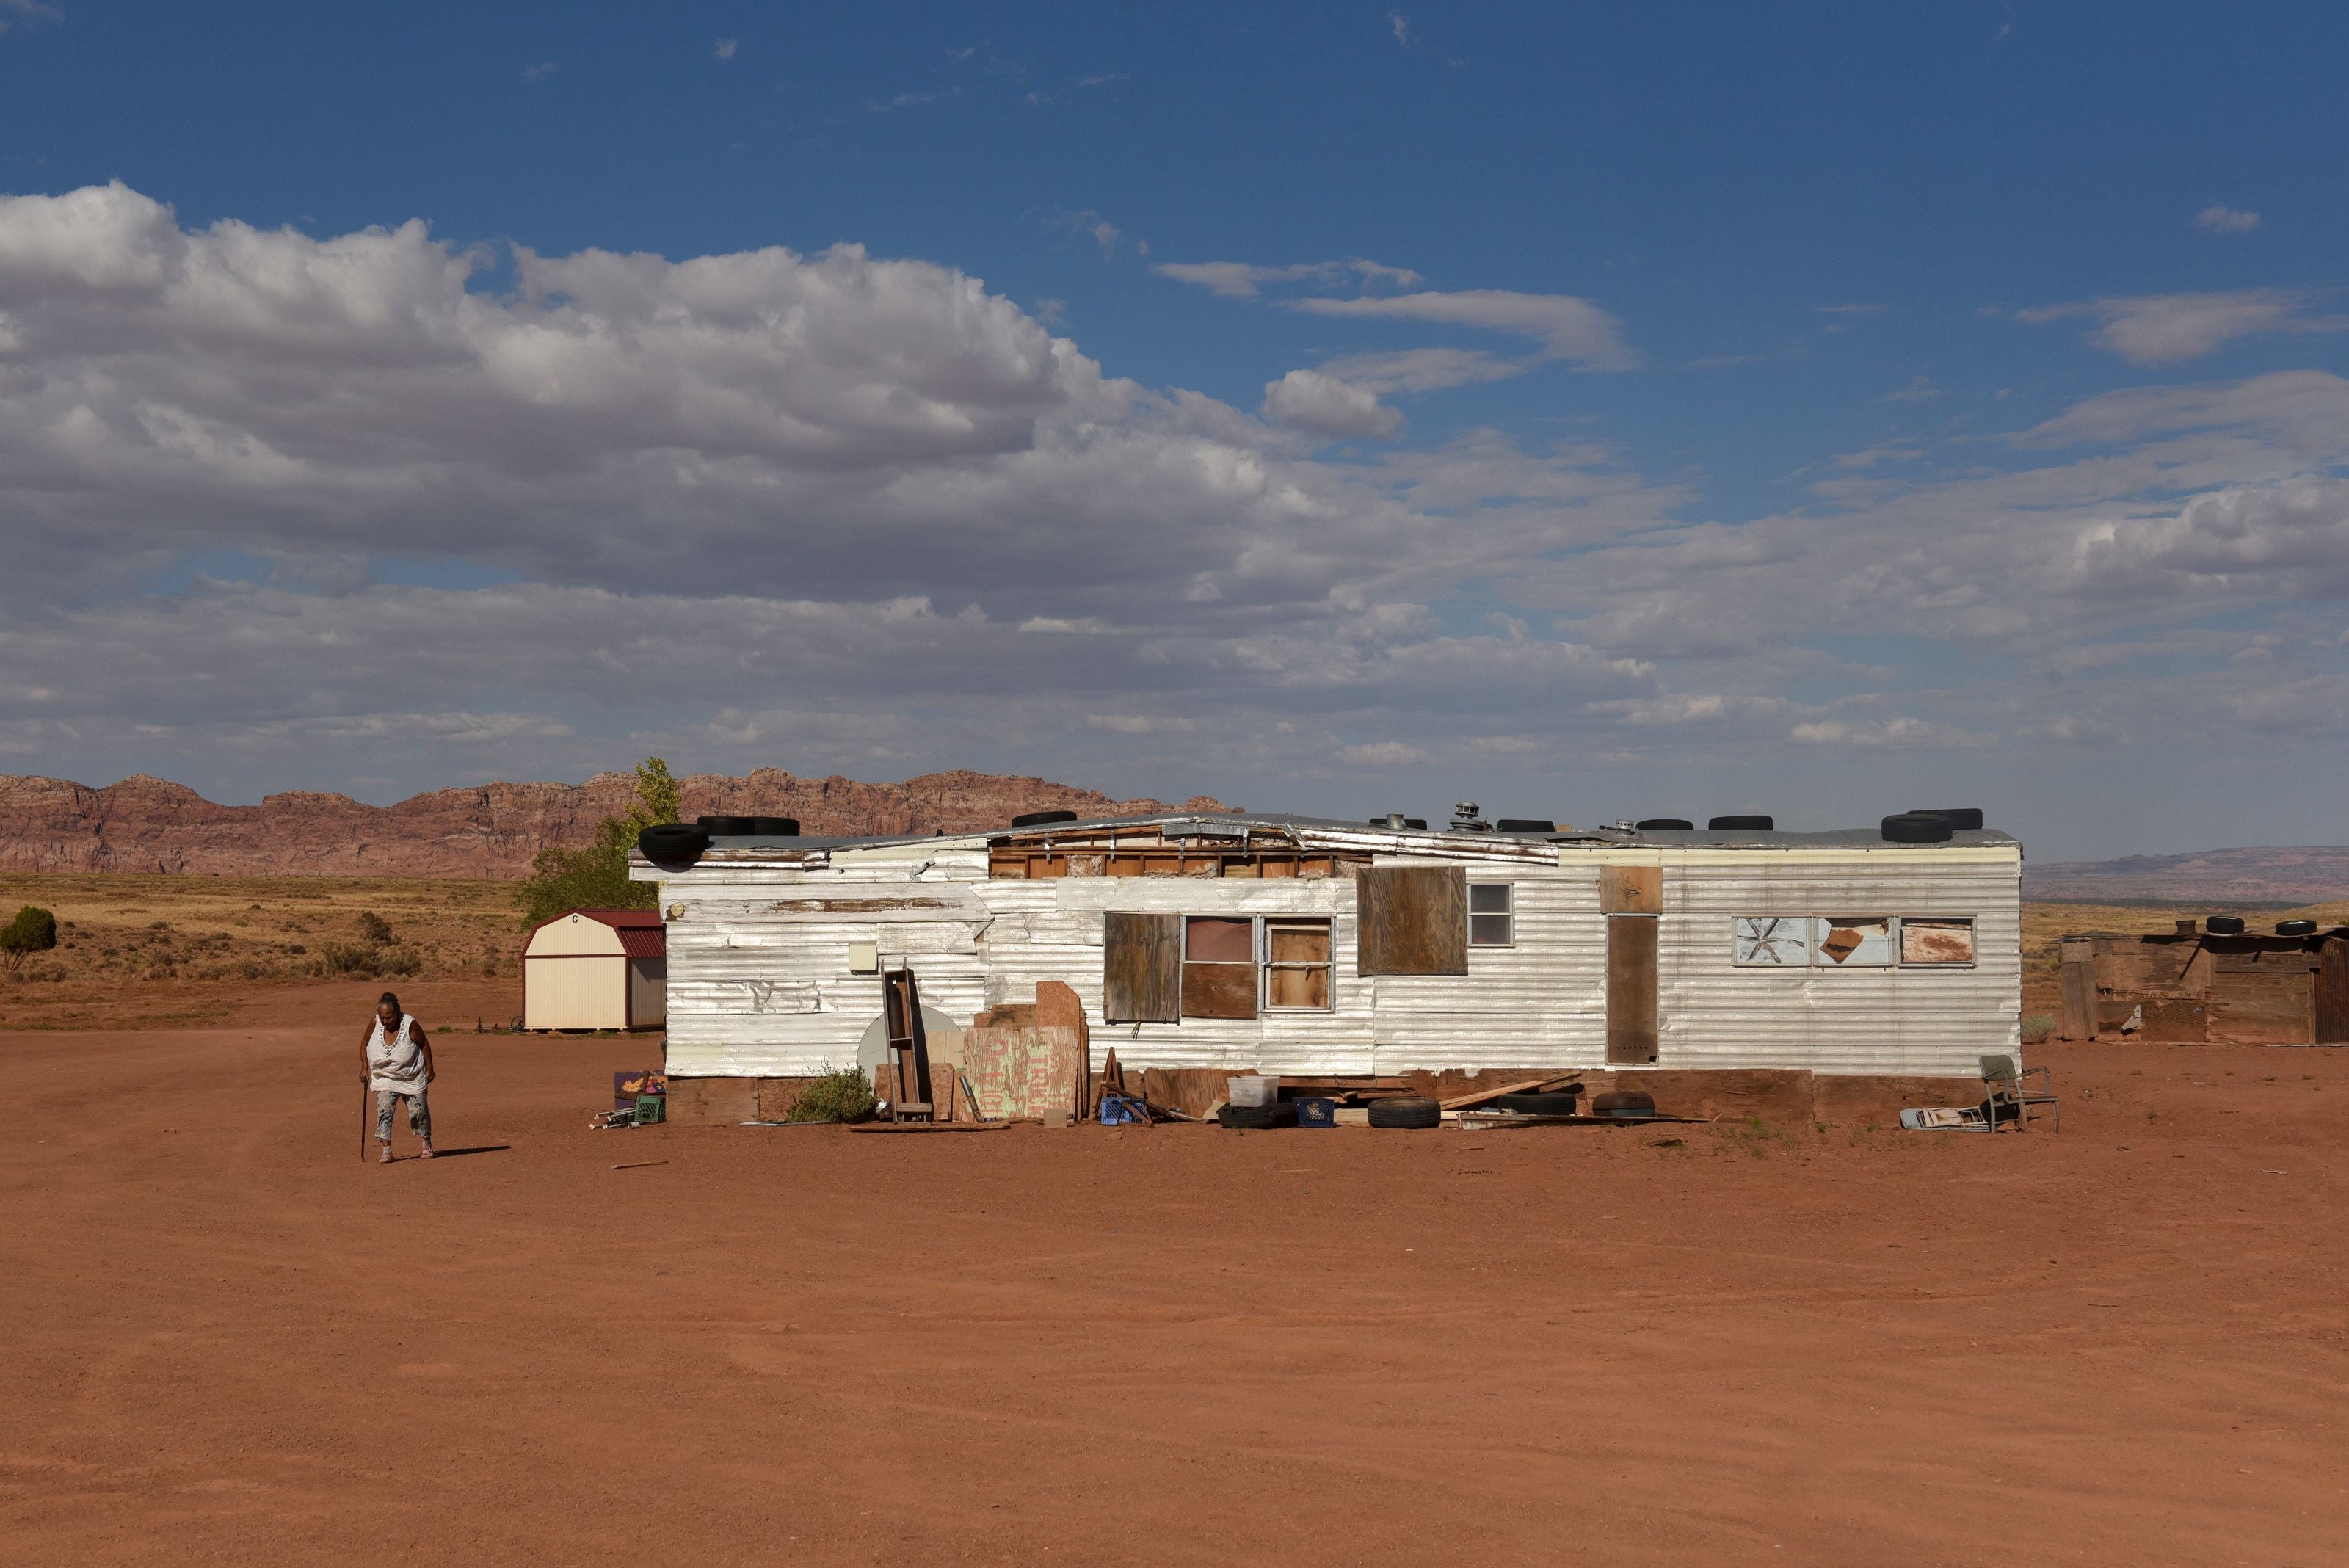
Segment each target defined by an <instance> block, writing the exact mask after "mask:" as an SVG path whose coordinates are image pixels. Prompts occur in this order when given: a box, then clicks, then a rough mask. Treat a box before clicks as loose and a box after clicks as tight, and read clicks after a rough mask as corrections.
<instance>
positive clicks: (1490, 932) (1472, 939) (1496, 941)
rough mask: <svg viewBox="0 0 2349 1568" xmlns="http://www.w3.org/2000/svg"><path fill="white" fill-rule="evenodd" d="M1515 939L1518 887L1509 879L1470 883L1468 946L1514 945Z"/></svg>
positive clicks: (1500, 946)
mask: <svg viewBox="0 0 2349 1568" xmlns="http://www.w3.org/2000/svg"><path fill="white" fill-rule="evenodd" d="M1516 940H1517V937H1516V888H1513V887H1511V886H1510V885H1509V884H1508V883H1506V882H1471V883H1469V884H1468V945H1469V946H1470V947H1472V948H1506V947H1514V946H1515V945H1516Z"/></svg>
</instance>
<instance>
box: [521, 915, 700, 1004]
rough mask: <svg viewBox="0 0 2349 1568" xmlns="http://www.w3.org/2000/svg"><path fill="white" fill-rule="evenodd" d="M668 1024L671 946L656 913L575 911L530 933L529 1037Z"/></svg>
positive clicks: (526, 953)
mask: <svg viewBox="0 0 2349 1568" xmlns="http://www.w3.org/2000/svg"><path fill="white" fill-rule="evenodd" d="M667 1017H668V940H667V932H666V931H665V930H664V929H662V925H661V918H660V913H659V911H657V910H655V909H572V910H570V911H568V912H566V913H564V914H560V915H557V916H555V917H554V919H551V920H548V921H547V922H545V923H544V924H543V925H541V926H540V927H538V929H535V930H533V931H532V932H531V933H530V941H529V943H528V945H526V946H525V947H524V948H523V955H522V1022H523V1028H525V1029H658V1028H660V1027H661V1026H662V1025H663V1024H664V1023H667Z"/></svg>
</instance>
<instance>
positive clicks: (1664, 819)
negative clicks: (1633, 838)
mask: <svg viewBox="0 0 2349 1568" xmlns="http://www.w3.org/2000/svg"><path fill="white" fill-rule="evenodd" d="M1632 826H1634V827H1637V828H1638V829H1639V830H1640V832H1642V833H1687V832H1689V831H1690V830H1692V828H1694V827H1695V826H1696V824H1695V823H1693V822H1691V821H1690V820H1689V819H1688V818H1686V817H1684V816H1651V817H1649V818H1647V819H1646V820H1644V821H1641V822H1636V823H1634V824H1632Z"/></svg>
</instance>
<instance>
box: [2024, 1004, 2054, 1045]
mask: <svg viewBox="0 0 2349 1568" xmlns="http://www.w3.org/2000/svg"><path fill="white" fill-rule="evenodd" d="M2054 1033H2055V1020H2054V1019H2053V1018H2051V1017H2049V1016H2048V1015H2047V1014H2046V1013H2044V1012H2033V1013H2031V1014H2028V1015H2027V1016H2025V1017H2024V1019H2023V1044H2025V1045H2044V1044H2047V1040H2048V1037H2049V1036H2050V1035H2052V1034H2054Z"/></svg>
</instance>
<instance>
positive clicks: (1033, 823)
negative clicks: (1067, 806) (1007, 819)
mask: <svg viewBox="0 0 2349 1568" xmlns="http://www.w3.org/2000/svg"><path fill="white" fill-rule="evenodd" d="M1076 820H1077V814H1076V813H1075V812H1073V811H1023V812H1021V813H1020V814H1019V815H1017V816H1015V817H1013V818H1012V819H1011V826H1014V827H1049V826H1051V825H1052V824H1053V823H1056V822H1074V821H1076Z"/></svg>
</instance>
